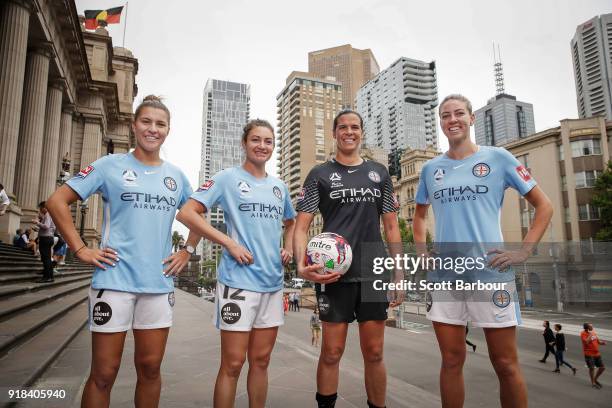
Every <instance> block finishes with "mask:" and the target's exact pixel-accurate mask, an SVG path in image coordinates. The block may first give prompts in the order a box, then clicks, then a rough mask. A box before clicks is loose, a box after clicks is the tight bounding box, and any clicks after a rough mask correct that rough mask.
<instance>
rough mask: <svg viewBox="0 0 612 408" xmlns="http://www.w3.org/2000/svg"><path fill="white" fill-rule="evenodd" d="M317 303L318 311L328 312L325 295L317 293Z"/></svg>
mask: <svg viewBox="0 0 612 408" xmlns="http://www.w3.org/2000/svg"><path fill="white" fill-rule="evenodd" d="M317 303H318V304H319V313H320V314H322V315H324V314H327V313H329V308H330V303H329V298H328V297H327V295H319V296H318V297H317Z"/></svg>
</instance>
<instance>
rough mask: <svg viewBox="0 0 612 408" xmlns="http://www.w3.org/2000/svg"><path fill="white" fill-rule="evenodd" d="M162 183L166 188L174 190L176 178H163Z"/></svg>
mask: <svg viewBox="0 0 612 408" xmlns="http://www.w3.org/2000/svg"><path fill="white" fill-rule="evenodd" d="M164 185H165V186H166V187H167V188H168V190H170V191H176V180H174V179H173V178H172V177H166V178H164Z"/></svg>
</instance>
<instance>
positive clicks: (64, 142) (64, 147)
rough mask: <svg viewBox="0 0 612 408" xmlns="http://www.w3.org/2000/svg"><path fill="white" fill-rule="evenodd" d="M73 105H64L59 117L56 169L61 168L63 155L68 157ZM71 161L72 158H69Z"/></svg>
mask: <svg viewBox="0 0 612 408" xmlns="http://www.w3.org/2000/svg"><path fill="white" fill-rule="evenodd" d="M73 112H74V105H64V107H63V109H62V117H61V119H60V135H59V147H58V149H57V162H58V163H59V168H58V169H57V170H58V171H59V170H60V169H61V164H62V160H63V159H64V157H66V156H68V158H69V159H70V160H71V159H72V158H71V157H70V150H71V148H70V144H71V143H72V113H73ZM71 162H72V160H71Z"/></svg>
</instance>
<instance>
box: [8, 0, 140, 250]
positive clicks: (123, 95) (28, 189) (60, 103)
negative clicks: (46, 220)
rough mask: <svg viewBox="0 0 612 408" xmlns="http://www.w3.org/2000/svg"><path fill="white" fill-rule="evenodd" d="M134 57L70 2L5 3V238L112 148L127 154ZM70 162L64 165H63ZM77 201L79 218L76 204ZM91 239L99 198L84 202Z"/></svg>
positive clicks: (18, 0)
mask: <svg viewBox="0 0 612 408" xmlns="http://www.w3.org/2000/svg"><path fill="white" fill-rule="evenodd" d="M137 72H138V60H137V59H135V58H134V56H133V55H132V53H131V52H130V51H129V50H127V49H124V48H120V47H113V44H112V39H111V37H110V36H109V35H108V32H107V31H106V30H105V29H104V28H101V27H99V28H98V29H96V30H95V32H91V31H86V30H85V28H84V26H83V21H82V18H80V17H79V16H78V15H77V11H76V6H75V3H74V1H73V0H62V1H44V0H7V1H3V2H2V5H1V6H0V101H1V102H0V146H1V148H0V183H2V184H3V185H4V187H5V189H6V191H7V193H8V195H9V197H10V199H11V205H10V207H9V209H8V211H7V213H6V214H5V215H4V216H2V217H0V240H2V241H4V242H10V241H11V239H12V236H13V235H14V233H15V230H16V229H17V228H20V227H21V228H27V227H28V226H30V225H31V220H32V218H33V217H34V216H35V215H36V213H37V208H36V207H37V204H38V202H40V201H43V200H46V199H47V198H48V197H49V195H50V194H51V193H52V192H53V191H55V189H56V188H57V186H58V185H59V184H60V183H61V182H62V181H63V180H62V176H64V178H65V177H66V175H65V173H64V170H66V171H67V172H68V173H70V174H74V173H76V172H78V171H79V169H80V168H83V167H85V166H87V165H88V164H89V163H91V162H93V161H94V160H96V159H98V158H99V157H101V156H102V155H104V154H107V153H109V152H113V151H114V152H115V153H121V152H127V151H128V149H129V148H130V147H131V146H132V145H133V137H132V136H131V131H130V122H131V120H132V116H133V113H132V104H133V101H134V97H135V96H136V93H137V86H136V83H135V76H136V74H137ZM62 165H63V166H64V170H63V169H62ZM80 205H81V203H80V202H79V203H77V205H76V206H75V207H74V208H73V210H74V212H75V217H77V220H76V221H77V225H80V219H79V218H80V215H79V214H81V211H79V210H80V208H79V206H80ZM87 208H88V211H87V212H86V216H85V225H84V226H85V239H86V240H87V241H88V242H89V243H90V244H94V245H95V244H96V243H97V242H98V237H99V233H100V228H101V224H102V223H101V219H102V211H101V200H100V199H99V198H98V197H97V196H94V197H92V198H90V199H89V200H88V205H87Z"/></svg>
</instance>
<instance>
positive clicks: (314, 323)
mask: <svg viewBox="0 0 612 408" xmlns="http://www.w3.org/2000/svg"><path fill="white" fill-rule="evenodd" d="M310 331H311V332H312V340H311V344H312V345H313V346H315V347H319V338H320V337H321V319H319V309H318V308H317V307H316V306H315V308H314V309H313V310H312V315H311V316H310Z"/></svg>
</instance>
